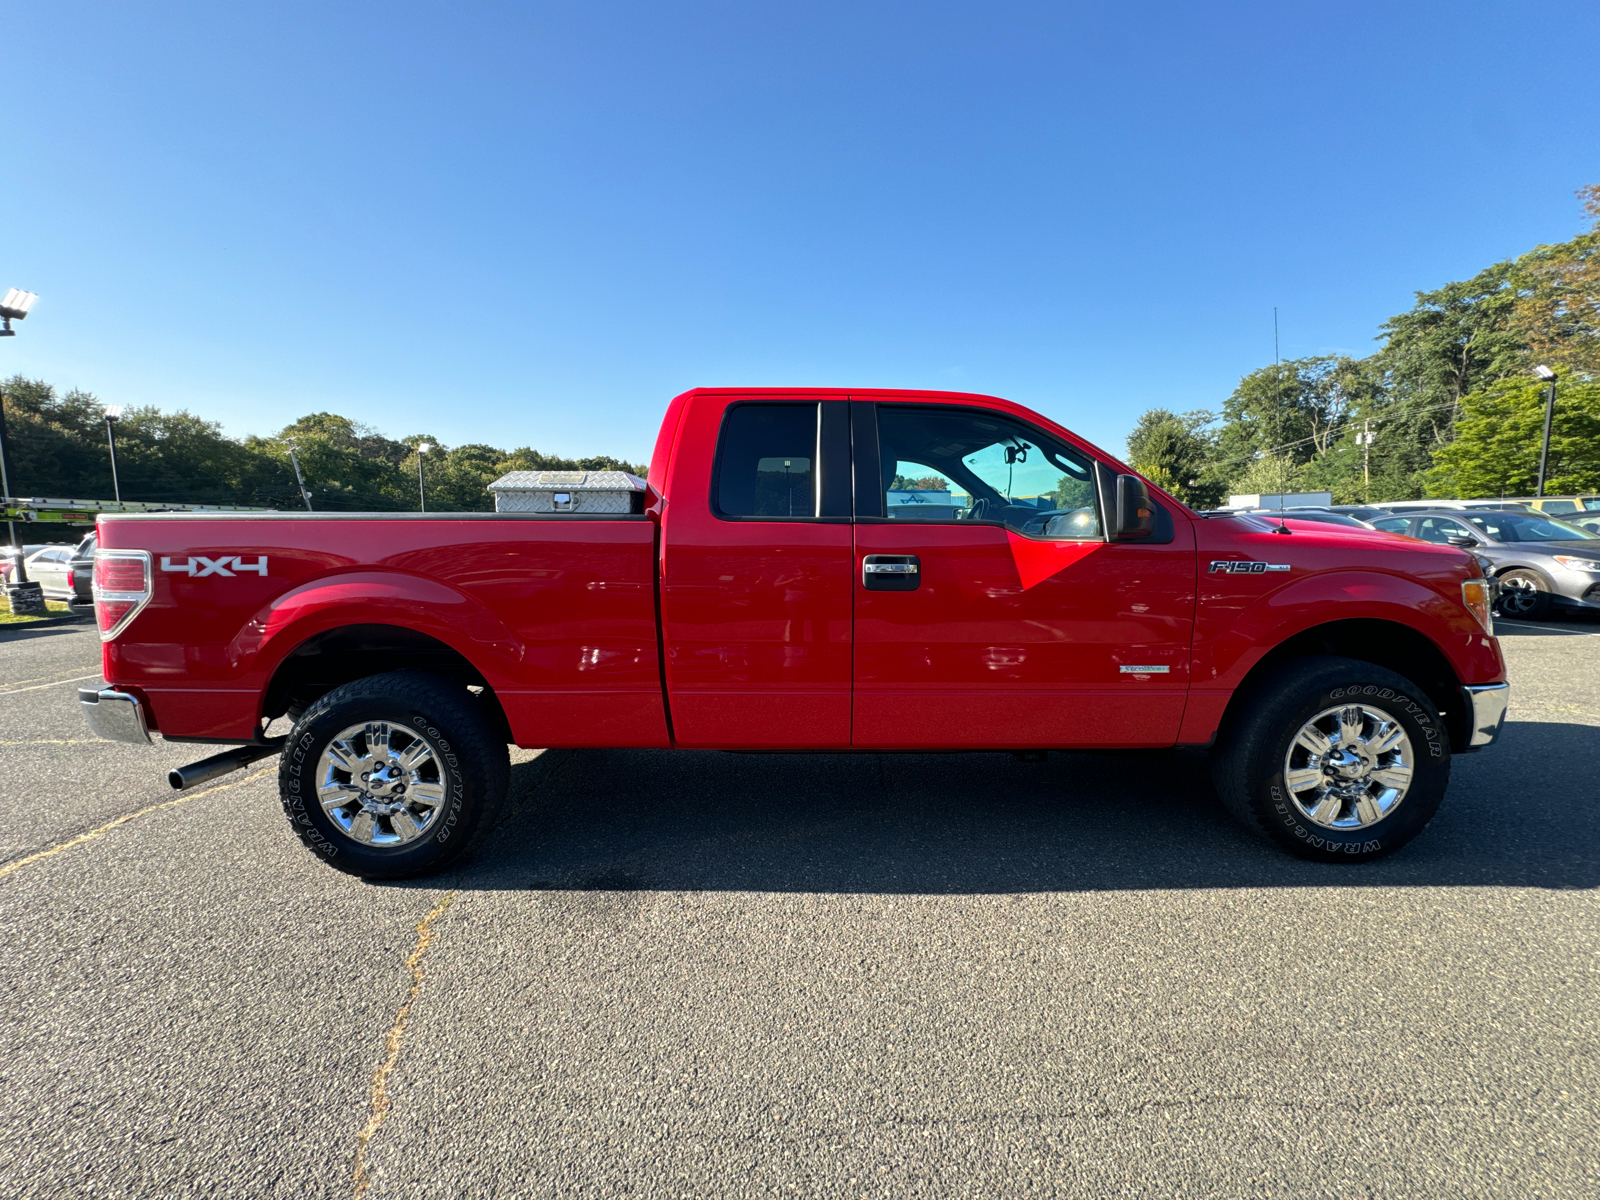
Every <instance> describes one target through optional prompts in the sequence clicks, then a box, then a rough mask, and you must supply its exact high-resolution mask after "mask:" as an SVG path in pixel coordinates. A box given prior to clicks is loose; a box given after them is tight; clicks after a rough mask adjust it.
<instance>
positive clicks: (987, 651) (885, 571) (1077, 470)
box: [852, 401, 1195, 749]
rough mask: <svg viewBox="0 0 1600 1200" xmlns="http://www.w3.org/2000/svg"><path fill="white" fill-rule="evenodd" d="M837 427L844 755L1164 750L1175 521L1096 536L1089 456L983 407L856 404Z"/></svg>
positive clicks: (1184, 572) (1190, 545) (1175, 654)
mask: <svg viewBox="0 0 1600 1200" xmlns="http://www.w3.org/2000/svg"><path fill="white" fill-rule="evenodd" d="M852 421H853V430H854V445H855V460H856V477H855V478H856V492H855V504H856V527H855V529H856V547H855V549H856V573H855V578H854V580H853V583H854V586H855V589H856V609H855V668H854V678H855V700H854V717H853V731H852V732H853V737H852V741H853V744H854V745H856V746H863V747H872V746H877V747H884V748H902V749H911V748H941V749H946V748H963V747H965V748H975V747H1049V746H1161V745H1171V744H1172V743H1173V742H1174V741H1176V739H1177V734H1178V728H1179V724H1180V722H1181V720H1182V716H1183V707H1184V701H1185V695H1186V692H1187V689H1188V685H1189V655H1190V638H1191V633H1192V627H1193V622H1194V605H1195V552H1194V538H1193V532H1192V530H1190V528H1189V521H1188V520H1187V519H1184V518H1182V517H1181V516H1180V517H1178V518H1177V519H1176V520H1171V519H1165V520H1163V521H1161V522H1160V524H1159V527H1158V533H1157V539H1158V540H1157V542H1156V543H1155V544H1150V543H1131V542H1107V541H1105V540H1104V537H1103V533H1102V530H1103V529H1104V524H1103V522H1102V518H1101V513H1100V504H1099V500H1098V496H1097V490H1096V486H1095V473H1094V464H1093V462H1092V460H1091V459H1090V458H1089V457H1088V456H1087V455H1085V454H1083V453H1081V452H1080V451H1078V450H1076V449H1073V448H1072V447H1070V446H1068V445H1066V444H1064V443H1062V442H1061V441H1059V440H1057V439H1055V438H1052V437H1050V436H1049V435H1047V434H1045V433H1044V432H1043V431H1041V430H1038V429H1035V428H1033V427H1031V426H1029V425H1025V424H1024V423H1023V422H1021V421H1019V420H1016V419H1014V418H1011V417H1009V416H1006V415H1004V414H1001V413H996V412H992V411H989V410H985V409H978V408H966V407H961V406H957V405H949V404H928V403H923V404H888V403H884V404H871V403H864V402H859V401H858V402H854V403H853V404H852ZM1167 517H1168V518H1170V517H1171V514H1167ZM1162 538H1164V539H1165V540H1159V539H1162Z"/></svg>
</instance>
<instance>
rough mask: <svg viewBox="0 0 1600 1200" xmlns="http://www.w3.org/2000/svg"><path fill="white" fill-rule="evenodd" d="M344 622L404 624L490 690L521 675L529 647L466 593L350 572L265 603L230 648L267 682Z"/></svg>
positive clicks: (390, 574)
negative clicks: (311, 641)
mask: <svg viewBox="0 0 1600 1200" xmlns="http://www.w3.org/2000/svg"><path fill="white" fill-rule="evenodd" d="M344 625H398V626H400V627H402V628H405V629H411V630H415V631H416V632H418V633H425V634H427V635H428V636H429V637H432V638H435V639H437V640H438V641H440V642H443V643H444V644H445V645H447V646H449V647H450V648H451V649H452V650H454V651H456V652H457V653H458V654H460V655H461V656H462V657H463V658H465V659H466V660H467V661H468V662H470V663H471V664H472V665H473V666H474V667H476V668H477V669H478V671H479V672H481V673H482V675H483V677H484V678H485V679H486V680H488V682H489V683H490V685H491V686H504V684H505V683H507V682H509V681H512V680H514V679H515V678H516V671H517V666H518V664H519V663H521V661H522V657H523V654H524V652H525V647H524V645H523V643H522V642H520V641H519V640H518V639H517V638H516V637H515V636H513V634H512V633H511V631H510V630H509V629H507V628H506V626H505V623H504V622H502V621H501V620H500V618H499V617H497V616H495V614H494V613H493V612H492V611H490V609H489V608H488V607H487V606H486V605H484V604H483V602H482V601H480V600H478V599H476V598H475V597H473V596H471V595H469V594H468V593H466V592H464V591H462V590H460V589H458V588H454V587H451V586H450V585H449V584H446V583H441V582H440V581H439V580H437V579H430V578H428V577H426V576H420V575H408V574H405V573H404V572H399V571H346V572H340V573H338V574H334V575H327V576H323V577H322V578H320V579H317V580H314V581H312V582H309V583H305V584H302V585H300V586H299V587H297V588H294V589H292V590H291V591H287V592H285V593H283V594H282V595H281V596H278V597H276V598H274V599H273V600H272V601H270V602H269V603H267V604H266V605H264V606H262V608H261V609H259V610H258V611H257V612H256V613H255V614H254V615H253V616H252V617H251V618H250V620H249V621H247V622H246V623H245V625H244V627H243V628H242V629H241V630H240V631H239V633H238V635H237V636H235V637H234V639H233V640H232V641H231V642H230V643H229V644H228V654H229V658H230V660H231V661H232V663H233V664H234V666H235V667H236V668H238V669H239V670H241V671H246V672H251V673H255V672H259V673H260V674H261V677H262V678H263V679H265V678H269V677H270V676H271V675H272V673H273V672H274V671H275V670H276V669H277V667H278V665H279V664H280V663H282V662H283V660H284V659H285V658H287V657H288V656H289V654H291V653H292V652H293V651H294V650H295V648H296V647H298V646H299V645H301V644H302V643H303V642H305V641H306V639H308V638H311V637H315V636H316V635H317V634H319V633H326V632H327V631H328V630H331V629H337V628H339V627H341V626H344Z"/></svg>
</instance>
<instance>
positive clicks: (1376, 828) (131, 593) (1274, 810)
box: [80, 388, 1508, 878]
mask: <svg viewBox="0 0 1600 1200" xmlns="http://www.w3.org/2000/svg"><path fill="white" fill-rule="evenodd" d="M568 507H569V508H570V511H553V512H548V513H503V512H497V513H459V514H437V513H427V514H420V513H419V514H411V513H407V514H390V513H369V514H338V515H335V514H324V513H304V514H302V513H263V514H259V515H256V514H251V515H235V514H215V515H210V514H204V515H203V514H172V515H163V516H103V517H101V518H100V521H99V526H98V530H99V548H98V550H97V551H96V556H95V566H94V591H95V599H96V617H97V621H98V623H99V629H100V636H101V638H102V639H103V641H104V672H105V678H106V680H107V681H108V684H109V686H108V687H105V688H98V689H86V690H85V691H84V692H82V693H81V694H80V699H81V700H82V702H83V708H84V711H85V714H86V715H87V718H88V721H89V724H90V726H91V728H92V729H93V730H94V731H95V732H96V733H98V734H100V735H101V736H105V737H111V738H118V739H122V740H131V741H148V740H149V738H150V733H151V731H158V732H159V733H160V735H161V736H162V737H163V738H164V739H166V740H167V741H175V742H183V741H189V742H211V743H219V744H224V745H229V746H232V747H234V749H231V750H227V751H224V752H222V753H219V754H217V755H215V756H214V757H212V758H209V759H206V760H204V761H202V762H199V763H196V764H193V765H192V766H190V767H187V768H180V769H179V770H177V771H174V772H172V782H173V784H174V786H178V787H182V786H192V785H193V784H195V783H197V782H199V781H202V780H204V779H207V778H212V777H215V776H216V775H218V774H220V773H223V772H226V771H229V770H235V769H238V768H239V767H241V766H243V765H245V764H246V763H248V762H250V761H253V760H255V759H258V758H264V757H268V756H271V755H278V756H279V757H280V763H279V772H278V779H279V787H280V794H281V798H282V803H283V808H284V812H285V813H286V814H287V816H288V819H289V823H290V827H291V828H292V829H293V831H294V832H295V834H296V835H297V836H298V837H299V838H300V840H301V841H302V842H303V843H304V844H305V846H306V847H307V848H308V849H309V850H310V851H311V852H312V853H314V854H316V855H319V856H321V857H322V858H323V860H324V861H326V862H327V863H328V864H329V865H331V866H333V867H336V868H339V869H341V870H345V871H349V872H352V873H354V874H358V875H362V876H366V877H370V878H396V877H402V876H410V875H418V874H423V873H426V872H429V871H434V870H438V869H440V868H441V867H443V866H444V865H445V864H446V863H448V862H450V861H452V860H453V859H455V858H456V857H457V856H458V855H460V854H461V853H462V852H463V851H464V850H466V849H467V848H468V847H470V846H471V845H472V844H473V842H474V839H475V838H476V837H478V836H479V835H480V834H482V833H483V832H484V831H485V830H487V829H489V828H491V827H492V826H493V824H494V822H495V819H496V814H497V812H498V810H499V807H500V805H501V803H502V801H503V798H504V795H505V791H506V786H507V775H508V765H507V764H508V753H507V749H506V747H507V745H508V743H515V744H516V745H519V746H529V747H535V746H537V747H658V748H661V749H663V750H665V749H669V748H680V747H681V748H695V749H716V750H743V751H749V750H773V751H777V750H784V751H794V750H810V751H830V752H842V753H843V752H851V751H873V752H890V751H922V752H927V751H955V750H990V751H994V750H1002V751H1018V752H1038V751H1048V750H1053V749H1059V750H1082V749H1096V748H1106V749H1109V748H1123V749H1133V748H1140V747H1149V748H1159V747H1173V746H1195V747H1210V748H1211V760H1212V780H1213V783H1214V785H1215V788H1216V791H1217V792H1218V793H1219V794H1220V796H1221V798H1222V801H1223V803H1224V804H1225V805H1226V807H1227V808H1228V809H1229V810H1230V811H1231V812H1232V813H1233V814H1234V815H1235V816H1236V817H1237V818H1239V819H1240V820H1241V821H1242V822H1243V823H1244V824H1245V825H1246V826H1247V827H1248V828H1250V829H1251V830H1253V831H1254V832H1255V833H1256V834H1258V835H1259V836H1261V837H1264V838H1266V839H1268V840H1269V841H1271V842H1273V843H1275V844H1277V845H1278V846H1280V847H1282V848H1283V849H1286V850H1288V851H1290V852H1292V853H1295V854H1299V855H1301V856H1304V857H1307V858H1312V859H1319V860H1323V861H1336V862H1347V863H1353V862H1361V861H1365V860H1369V859H1372V858H1375V857H1378V856H1380V855H1383V854H1387V853H1389V852H1391V851H1393V850H1396V849H1398V848H1399V847H1400V846H1402V845H1404V844H1405V843H1406V842H1407V841H1409V840H1410V839H1411V838H1412V837H1414V836H1415V835H1416V834H1417V833H1418V832H1419V831H1421V830H1422V828H1423V827H1424V826H1425V825H1426V824H1427V823H1428V821H1429V819H1430V818H1431V817H1432V816H1433V814H1434V811H1435V810H1436V809H1437V808H1438V806H1439V803H1440V801H1441V800H1442V798H1443V796H1444V792H1445V787H1446V784H1447V782H1448V778H1449V772H1450V762H1451V756H1452V755H1453V754H1460V753H1464V752H1468V751H1472V750H1476V749H1479V748H1481V747H1483V746H1486V745H1488V744H1490V743H1492V742H1493V741H1494V740H1495V738H1496V737H1497V735H1498V733H1499V731H1500V726H1501V724H1502V722H1503V720H1504V717H1505V712H1506V701H1507V695H1508V691H1507V684H1506V682H1505V665H1504V662H1503V660H1502V658H1501V654H1500V647H1499V643H1498V642H1497V641H1496V639H1495V636H1494V631H1493V624H1492V617H1491V615H1490V610H1489V594H1488V585H1487V583H1486V581H1485V580H1484V579H1483V577H1482V572H1481V570H1480V568H1479V566H1478V565H1477V562H1476V560H1475V559H1474V558H1473V557H1472V556H1471V555H1469V554H1466V553H1464V552H1463V551H1461V550H1459V549H1456V548H1454V547H1451V546H1440V545H1430V544H1425V543H1422V542H1418V541H1413V540H1411V539H1407V538H1401V537H1396V536H1392V535H1389V534H1383V533H1374V532H1370V531H1367V530H1350V529H1343V528H1339V527H1335V526H1328V525H1312V524H1301V523H1296V522H1294V521H1293V520H1275V519H1273V518H1272V517H1270V515H1267V516H1263V515H1252V516H1216V515H1202V514H1199V513H1196V512H1194V511H1192V510H1191V509H1189V508H1188V507H1186V506H1185V505H1184V504H1182V503H1180V502H1179V501H1177V500H1176V499H1174V498H1173V497H1171V496H1169V495H1167V494H1165V493H1164V492H1162V491H1161V490H1159V489H1157V488H1155V487H1152V486H1150V485H1149V484H1148V483H1147V482H1146V481H1145V480H1144V479H1142V478H1141V477H1139V476H1138V475H1137V474H1136V473H1134V472H1133V471H1131V470H1130V469H1129V468H1128V467H1126V466H1125V465H1123V464H1122V463H1120V462H1117V461H1116V460H1115V459H1113V458H1112V457H1111V456H1109V455H1107V454H1105V453H1104V452H1103V451H1101V450H1098V449H1096V448H1095V447H1094V446H1091V445H1089V444H1088V443H1086V442H1084V441H1083V440H1082V439H1080V438H1078V437H1075V436H1074V435H1073V434H1071V433H1069V432H1068V431H1067V430H1065V429H1063V428H1061V427H1060V426H1058V425H1056V424H1055V423H1053V422H1051V421H1049V420H1047V419H1045V418H1044V417H1041V416H1039V415H1038V414H1036V413H1033V412H1030V411H1029V410H1028V409H1025V408H1023V407H1021V406H1020V405H1017V404H1013V403H1010V402H1008V401H1005V400H1000V399H996V398H994V397H991V396H978V395H965V394H956V393H944V392H903V391H838V390H827V389H814V390H803V389H789V388H782V389H697V390H694V391H690V392H686V393H684V394H683V395H681V396H679V397H677V398H676V399H675V400H673V401H672V403H671V405H670V406H669V408H668V409H667V413H666V417H665V419H664V420H663V422H662V426H661V432H660V435H659V437H658V439H657V441H656V445H655V451H654V454H653V456H652V458H651V461H650V468H649V472H648V484H647V485H646V486H645V488H644V490H643V491H642V493H640V494H638V495H637V497H636V499H635V502H634V503H632V504H631V506H630V507H631V508H632V510H633V511H629V512H622V513H603V514H586V513H585V512H583V511H581V506H570V505H569V506H568ZM279 718H283V719H285V720H286V722H287V723H288V724H290V725H291V726H292V727H291V728H290V730H289V732H288V733H287V734H285V735H279V736H268V732H267V731H268V729H269V728H270V727H271V725H272V722H274V721H275V720H277V719H279ZM753 769H759V768H753ZM1172 786H1173V787H1175V788H1183V789H1189V790H1194V791H1196V792H1197V793H1199V792H1202V791H1203V790H1204V789H1203V785H1202V784H1200V783H1199V782H1197V781H1196V780H1194V779H1192V778H1175V779H1174V780H1173V784H1172Z"/></svg>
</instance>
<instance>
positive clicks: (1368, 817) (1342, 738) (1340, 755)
mask: <svg viewBox="0 0 1600 1200" xmlns="http://www.w3.org/2000/svg"><path fill="white" fill-rule="evenodd" d="M1415 767H1416V760H1415V758H1414V756H1413V755H1412V751H1411V739H1410V737H1408V736H1407V735H1406V731H1405V727H1404V726H1402V725H1401V724H1400V722H1399V721H1397V720H1395V718H1394V717H1392V716H1391V715H1390V714H1388V713H1386V712H1384V711H1383V709H1381V708H1375V707H1374V706H1372V705H1370V704H1341V705H1338V706H1337V707H1335V708H1328V709H1324V710H1323V711H1322V712H1319V713H1318V714H1317V715H1316V716H1314V717H1312V718H1311V719H1310V720H1309V721H1307V722H1306V723H1305V724H1304V725H1302V726H1301V727H1300V732H1299V733H1297V734H1295V737H1294V741H1292V742H1290V743H1289V753H1288V754H1287V755H1285V756H1284V760H1283V782H1284V785H1285V787H1286V788H1287V789H1288V792H1289V796H1290V798H1291V799H1292V800H1293V801H1294V804H1295V807H1296V808H1298V809H1299V810H1300V814H1301V816H1303V817H1305V819H1306V820H1308V821H1310V822H1311V823H1312V824H1314V825H1320V826H1322V827H1323V828H1324V829H1365V828H1367V827H1368V826H1370V825H1376V824H1377V823H1378V822H1379V821H1381V820H1383V819H1384V818H1385V817H1387V816H1388V815H1389V814H1390V813H1392V812H1393V811H1394V810H1395V809H1396V808H1398V807H1399V806H1400V802H1401V801H1402V800H1404V799H1405V798H1406V793H1407V792H1408V791H1410V790H1411V779H1412V775H1413V773H1414V771H1415Z"/></svg>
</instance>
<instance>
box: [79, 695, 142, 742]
mask: <svg viewBox="0 0 1600 1200" xmlns="http://www.w3.org/2000/svg"><path fill="white" fill-rule="evenodd" d="M78 703H79V704H80V705H82V706H83V716H84V720H86V721H88V722H89V732H90V733H92V734H94V735H95V736H96V737H103V738H109V739H110V740H111V741H113V742H149V741H150V724H149V722H148V721H146V720H145V716H144V705H142V704H140V703H139V698H138V697H137V696H130V695H128V693H127V692H119V691H117V689H116V688H106V689H105V690H104V691H102V690H100V689H99V688H79V689H78Z"/></svg>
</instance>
